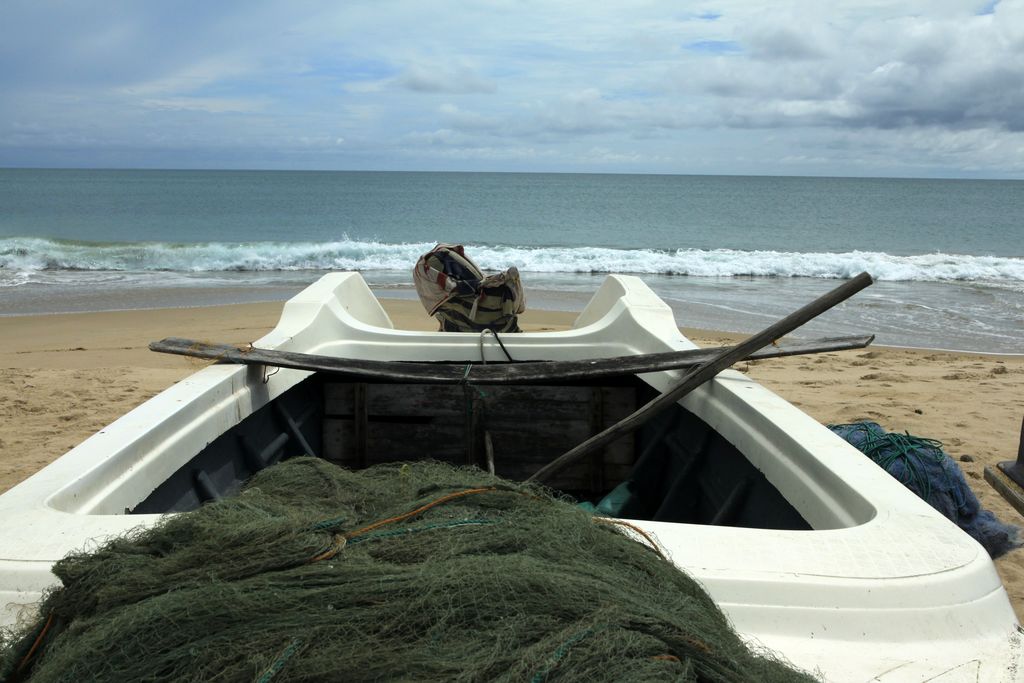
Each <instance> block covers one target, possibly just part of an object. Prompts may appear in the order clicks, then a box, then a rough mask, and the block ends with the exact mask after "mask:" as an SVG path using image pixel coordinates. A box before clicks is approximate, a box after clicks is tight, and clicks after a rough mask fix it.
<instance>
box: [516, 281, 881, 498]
mask: <svg viewBox="0 0 1024 683" xmlns="http://www.w3.org/2000/svg"><path fill="white" fill-rule="evenodd" d="M872 282H873V280H872V278H871V276H870V275H868V274H867V273H861V274H860V275H858V276H857V277H855V278H853V279H852V280H848V281H847V282H845V283H843V284H842V285H840V286H839V287H836V288H835V289H833V290H832V291H831V292H828V293H827V294H825V295H823V296H820V297H818V298H817V299H815V300H814V301H812V302H811V303H809V304H807V305H806V306H804V307H803V308H800V309H799V310H797V311H794V312H793V313H790V314H789V315H787V316H786V317H785V318H783V319H782V320H780V321H778V322H777V323H775V324H773V325H770V326H769V327H767V328H765V329H764V330H762V331H761V332H758V333H757V334H755V335H754V336H752V337H750V338H748V339H747V340H745V341H743V342H742V343H740V344H737V345H736V346H731V347H727V348H724V349H722V350H719V351H718V352H717V353H716V354H715V357H714V358H711V359H710V360H708V361H706V362H704V363H703V364H701V365H699V366H698V367H696V368H694V369H693V370H691V371H690V372H688V373H687V374H686V375H685V376H683V378H682V379H680V380H679V382H678V383H677V384H676V386H674V387H672V388H671V389H669V390H668V391H666V392H665V393H663V394H660V395H659V396H657V397H656V398H654V399H652V400H651V401H650V402H649V403H647V404H645V405H644V406H642V407H640V408H639V409H638V410H637V411H636V412H634V413H633V414H632V415H629V416H628V417H626V418H625V419H623V420H621V421H620V422H618V423H616V424H614V425H612V426H611V427H609V428H608V429H606V430H604V431H603V432H600V433H599V434H595V435H594V436H592V437H590V438H589V439H587V440H586V441H584V442H583V443H581V444H580V445H578V446H576V447H575V448H573V449H572V450H569V451H567V452H566V453H563V454H562V455H560V456H558V457H557V458H555V459H554V460H552V461H551V462H549V463H548V464H547V465H545V466H544V467H542V468H540V469H539V470H537V472H536V473H534V475H533V476H531V477H530V478H529V479H527V481H545V480H546V479H548V478H549V477H551V476H552V475H554V474H556V473H557V472H560V471H561V470H562V469H564V468H565V467H568V466H569V465H571V464H572V463H574V462H576V461H577V460H579V459H580V458H583V457H585V456H587V455H589V454H590V453H593V452H594V451H596V450H598V449H600V448H604V447H605V446H606V445H608V444H609V443H611V442H612V441H614V440H615V439H617V438H619V437H620V436H623V435H625V434H628V433H630V432H632V431H634V430H636V429H638V428H639V427H640V426H641V425H643V424H644V423H645V422H647V421H648V420H650V419H651V418H653V417H654V416H655V415H657V414H658V413H660V412H661V411H662V410H664V409H665V408H667V407H669V406H670V405H674V404H675V403H677V402H678V401H679V400H680V399H681V398H683V397H684V396H686V395H687V394H688V393H690V392H691V391H693V390H694V389H696V388H697V387H699V386H700V385H701V384H703V383H704V382H706V381H708V380H709V379H711V378H712V377H714V376H715V375H717V374H718V373H719V372H721V371H722V370H724V369H726V368H727V367H729V366H730V365H732V364H733V363H736V362H738V361H740V360H743V359H744V358H746V357H748V356H750V354H752V353H754V352H755V351H757V350H758V349H760V348H762V347H764V346H766V345H768V344H771V343H772V342H773V341H775V340H776V339H779V338H780V337H782V336H783V335H786V334H789V333H790V332H792V331H793V330H795V329H796V328H798V327H800V326H801V325H803V324H804V323H806V322H807V321H808V320H811V319H812V318H815V317H817V316H819V315H821V314H822V313H824V312H825V311H827V310H828V309H830V308H832V307H833V306H835V305H836V304H839V303H841V302H843V301H845V300H846V299H849V298H850V297H851V296H853V295H854V294H856V293H857V292H859V291H860V290H862V289H864V288H865V287H867V286H868V285H870V284H871V283H872Z"/></svg>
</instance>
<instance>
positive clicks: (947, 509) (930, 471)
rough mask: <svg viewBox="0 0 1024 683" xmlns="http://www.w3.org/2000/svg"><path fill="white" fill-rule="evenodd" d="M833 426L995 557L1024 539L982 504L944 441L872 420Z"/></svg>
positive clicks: (834, 430)
mask: <svg viewBox="0 0 1024 683" xmlns="http://www.w3.org/2000/svg"><path fill="white" fill-rule="evenodd" d="M829 429H831V430H832V431H833V432H835V433H836V434H838V435H839V436H841V437H843V439H845V440H846V441H847V442H848V443H850V444H852V445H853V446H854V447H856V448H857V450H859V451H860V452H861V453H864V454H865V455H866V456H868V457H869V458H871V460H872V461H874V462H875V463H876V464H877V465H879V466H880V467H881V468H882V469H884V470H885V471H886V472H888V473H889V474H891V475H892V476H893V477H895V478H896V479H897V480H899V481H900V483H902V484H903V485H904V486H906V487H907V488H908V489H910V490H911V491H913V492H914V493H916V494H917V496H918V497H919V498H921V499H923V500H925V501H926V502H927V503H928V504H929V505H931V506H932V507H933V508H935V509H936V510H938V511H939V512H941V513H942V514H943V515H945V517H946V518H948V519H949V520H951V521H953V522H954V523H956V525H957V526H959V527H960V528H961V529H963V530H964V531H966V532H967V533H968V534H969V535H970V536H971V537H972V538H974V540H976V541H978V543H980V544H981V545H982V546H983V547H984V548H985V550H987V551H988V554H989V555H990V556H991V557H992V558H993V559H995V558H997V557H999V556H1001V555H1004V554H1006V553H1007V552H1009V551H1011V550H1013V549H1014V548H1019V547H1021V545H1022V544H1024V541H1022V539H1021V538H1020V529H1019V528H1018V527H1015V526H1012V525H1010V524H1004V523H1003V522H1001V521H999V519H997V518H996V516H995V514H993V513H992V512H991V511H990V510H984V509H982V507H981V503H980V502H978V497H977V496H975V495H974V492H973V491H972V490H971V487H970V486H969V485H968V484H967V480H966V479H965V478H964V473H963V471H962V470H961V469H960V466H959V465H957V464H956V462H954V461H953V459H952V458H951V457H949V455H947V454H946V453H945V451H943V450H942V442H940V441H936V440H935V439H928V438H924V437H920V436H912V435H910V434H906V433H903V434H900V433H898V432H887V431H886V430H885V429H884V428H882V426H881V425H879V424H878V423H877V422H871V421H863V422H853V423H850V424H839V425H829Z"/></svg>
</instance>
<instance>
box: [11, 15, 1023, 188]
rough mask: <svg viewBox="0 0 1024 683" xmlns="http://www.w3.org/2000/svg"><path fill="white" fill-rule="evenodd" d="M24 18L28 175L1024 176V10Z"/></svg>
mask: <svg viewBox="0 0 1024 683" xmlns="http://www.w3.org/2000/svg"><path fill="white" fill-rule="evenodd" d="M2 17H3V20H2V22H0V166H3V167H19V166H29V167H117V168H268V169H270V168H280V169H357V170H358V169H366V170H466V171H477V170H485V171H559V172H619V173H698V174H700V173H716V174H717V173H725V174H771V175H850V176H919V177H982V178H1021V177H1024V0H999V1H997V2H992V0H976V1H971V2H968V1H958V2H953V1H951V0H906V1H900V2H888V1H882V0H865V1H858V2H847V1H845V0H834V1H832V2H820V1H799V2H798V1H780V2H773V3H764V2H746V1H740V0H722V1H698V2H689V3H688V2H682V3H681V2H610V3H595V2H593V1H592V0H588V1H587V2H582V1H581V2H575V1H555V0H547V1H543V2H532V1H529V0H522V1H514V0H496V1H492V2H487V1H479V2H449V1H446V0H431V1H430V2H427V1H426V0H423V1H417V2H412V1H395V2H391V1H387V0H382V1H377V2H359V1H349V2H316V1H312V0H296V1H292V2H227V1H224V2H187V1H186V2H162V1H156V0H153V1H150V2H129V1H121V2H119V1H117V0H106V1H105V2H102V3H95V2H92V3H84V2H81V3H79V2H47V1H46V0H34V1H31V2H26V1H21V0H14V1H13V2H12V1H10V0H9V1H8V2H6V3H5V4H4V9H3V12H2Z"/></svg>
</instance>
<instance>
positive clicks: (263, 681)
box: [256, 638, 302, 683]
mask: <svg viewBox="0 0 1024 683" xmlns="http://www.w3.org/2000/svg"><path fill="white" fill-rule="evenodd" d="M301 644H302V640H300V639H299V638H293V639H292V642H291V644H290V645H289V646H288V647H286V648H285V649H284V651H283V652H282V653H281V654H280V655H279V656H278V658H277V659H276V660H274V663H273V664H271V665H270V666H269V667H268V668H267V670H266V671H264V672H263V674H262V675H261V676H260V677H259V678H257V679H256V683H270V679H272V678H273V677H274V676H276V675H277V674H278V673H280V671H281V669H283V668H284V665H285V664H286V663H287V662H288V660H289V659H291V657H292V655H294V654H295V653H296V652H297V651H298V649H299V645H301Z"/></svg>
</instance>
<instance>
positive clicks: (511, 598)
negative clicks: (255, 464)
mask: <svg viewBox="0 0 1024 683" xmlns="http://www.w3.org/2000/svg"><path fill="white" fill-rule="evenodd" d="M54 572H55V573H56V574H57V576H58V577H59V578H60V579H61V581H62V582H63V588H59V589H56V590H55V591H53V592H52V593H51V594H50V595H49V596H47V598H46V599H45V600H44V602H43V604H42V607H41V610H40V614H41V615H42V616H41V618H40V621H39V622H38V623H36V624H34V625H32V626H31V627H29V628H26V629H25V630H24V631H22V632H21V633H18V634H8V635H7V638H6V641H5V642H4V643H3V649H2V650H0V678H3V679H5V680H11V681H14V680H22V679H27V680H32V681H83V680H117V681H125V680H136V681H141V680H182V681H190V680H218V681H236V680H238V681H242V680H246V681H262V682H268V681H271V680H273V681H275V682H277V681H313V680H350V681H362V680H381V679H385V680H395V679H399V680H466V681H480V680H508V681H522V680H530V681H554V680H580V681H593V680H616V681H624V680H635V681H657V680H674V681H679V680H681V681H804V680H807V681H809V680H813V679H812V678H811V677H810V676H808V675H806V674H804V673H801V672H797V671H795V670H793V669H791V668H788V667H787V666H786V665H785V664H783V663H781V662H780V661H779V660H778V659H776V658H775V657H774V656H773V655H771V654H770V653H768V652H764V651H759V650H756V649H752V648H749V647H747V646H746V645H745V644H744V643H743V641H742V640H741V639H740V638H739V636H737V634H736V633H735V632H734V631H733V630H732V629H731V627H730V625H729V623H728V621H727V619H726V618H725V617H724V615H723V614H722V613H721V612H720V611H719V609H718V608H717V607H716V606H715V604H714V603H713V602H712V600H711V599H710V598H709V597H708V595H707V594H706V593H705V592H704V591H703V590H702V589H701V588H700V587H699V585H698V584H697V583H696V582H695V581H693V580H692V579H690V578H689V577H687V576H686V575H685V574H683V573H682V572H680V571H678V570H677V569H676V568H674V567H673V566H672V564H671V563H670V562H668V561H666V560H665V559H663V558H662V557H661V556H660V554H659V552H658V551H657V549H656V548H654V547H652V546H651V544H650V540H649V539H645V538H643V537H641V536H639V535H637V533H636V532H635V531H632V530H630V529H624V528H622V527H621V526H619V525H618V524H616V523H614V522H609V521H600V520H599V518H596V517H593V516H592V515H590V514H588V513H587V512H585V511H583V510H580V509H578V508H576V507H575V506H573V505H571V504H570V503H568V502H566V501H562V500H558V499H556V498H555V497H553V496H552V495H551V494H550V492H548V491H546V490H544V489H541V488H538V487H531V486H524V485H520V484H512V483H509V482H506V481H503V480H501V479H498V478H495V477H492V476H490V475H487V474H486V473H483V472H481V471H479V470H474V469H459V468H454V467H450V466H447V465H443V464H438V463H416V464H401V465H384V466H377V467H373V468H370V469H367V470H362V471H358V472H353V471H348V470H345V469H342V468H340V467H336V466H334V465H330V464H328V463H325V462H323V461H320V460H316V459H312V458H295V459H292V460H289V461H288V462H285V463H282V464H281V465H278V466H275V467H271V468H268V469H266V470H264V471H263V472H261V473H260V474H258V475H257V476H256V477H254V478H253V479H252V480H251V481H250V482H249V484H248V485H247V486H246V488H245V489H244V490H243V492H242V493H241V494H240V495H238V496H236V497H233V498H230V499H225V500H222V501H219V502H217V503H212V504H209V505H206V506H204V507H202V508H200V509H199V510H196V511H194V512H190V513H184V514H180V515H173V516H168V517H167V518H166V519H165V520H163V521H162V522H161V523H160V524H159V525H158V526H156V527H153V528H150V529H148V530H140V531H137V532H135V533H133V534H131V535H129V536H128V537H125V538H120V539H117V540H113V541H111V542H109V543H107V544H106V545H104V546H103V547H101V548H99V549H98V550H96V551H95V552H92V553H83V554H75V555H71V556H69V557H67V558H65V559H63V560H61V561H60V562H58V563H57V564H56V565H55V567H54Z"/></svg>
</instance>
